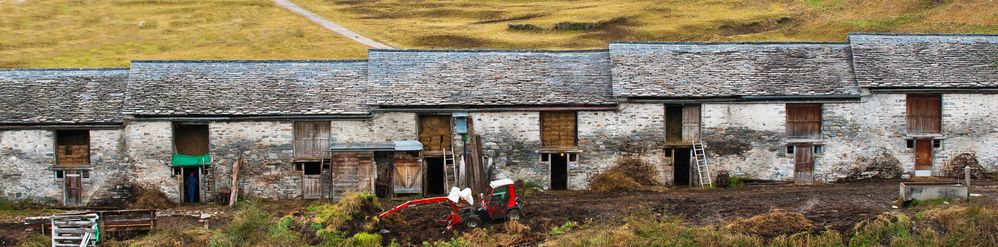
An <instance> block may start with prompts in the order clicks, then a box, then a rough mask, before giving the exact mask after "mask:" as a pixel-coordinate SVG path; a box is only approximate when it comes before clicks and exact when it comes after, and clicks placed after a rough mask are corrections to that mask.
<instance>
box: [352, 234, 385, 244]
mask: <svg viewBox="0 0 998 247" xmlns="http://www.w3.org/2000/svg"><path fill="white" fill-rule="evenodd" d="M348 245H349V246H359V247H377V246H381V235H378V234H373V233H366V232H358V233H357V234H354V235H353V237H352V238H350V242H349V243H348Z"/></svg>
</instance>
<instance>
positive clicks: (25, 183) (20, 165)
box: [0, 129, 128, 205]
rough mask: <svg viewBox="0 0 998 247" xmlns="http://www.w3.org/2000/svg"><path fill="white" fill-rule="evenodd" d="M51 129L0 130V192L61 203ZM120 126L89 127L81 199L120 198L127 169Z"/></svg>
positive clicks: (91, 201) (90, 201)
mask: <svg viewBox="0 0 998 247" xmlns="http://www.w3.org/2000/svg"><path fill="white" fill-rule="evenodd" d="M54 145H55V131H54V130H7V131H0V157H2V159H0V167H3V168H4V169H3V170H2V172H0V184H3V186H0V187H2V188H0V190H2V192H0V195H2V196H4V197H5V198H9V199H14V200H22V199H30V200H38V201H43V202H49V203H55V204H62V202H63V183H64V181H63V180H61V179H56V177H55V172H54V170H53V166H54V165H55V161H56V160H55V146H54ZM124 151H125V150H124V142H123V138H122V130H120V129H115V130H91V131H90V166H85V167H83V168H84V169H89V170H90V171H89V172H88V173H89V175H90V176H89V178H82V179H81V181H82V185H83V203H84V204H87V205H90V204H94V203H95V202H99V201H104V200H123V199H125V198H120V194H118V193H116V191H115V190H116V189H118V185H119V184H121V180H122V179H121V178H122V174H126V173H128V162H127V160H126V159H125V156H124Z"/></svg>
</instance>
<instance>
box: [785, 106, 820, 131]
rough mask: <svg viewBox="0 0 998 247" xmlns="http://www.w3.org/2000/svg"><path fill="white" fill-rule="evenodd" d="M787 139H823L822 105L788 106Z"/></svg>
mask: <svg viewBox="0 0 998 247" xmlns="http://www.w3.org/2000/svg"><path fill="white" fill-rule="evenodd" d="M787 137H790V138H808V139H817V138H821V104H787Z"/></svg>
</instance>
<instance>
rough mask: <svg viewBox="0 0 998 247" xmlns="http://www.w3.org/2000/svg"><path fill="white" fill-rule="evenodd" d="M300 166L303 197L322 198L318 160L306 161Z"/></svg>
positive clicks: (320, 166) (320, 171)
mask: <svg viewBox="0 0 998 247" xmlns="http://www.w3.org/2000/svg"><path fill="white" fill-rule="evenodd" d="M302 166H303V167H302V187H301V188H302V194H303V195H304V198H305V199H319V198H322V165H321V164H319V163H318V162H307V163H304V164H302Z"/></svg>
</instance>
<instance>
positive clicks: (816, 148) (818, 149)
mask: <svg viewBox="0 0 998 247" xmlns="http://www.w3.org/2000/svg"><path fill="white" fill-rule="evenodd" d="M812 147H813V149H814V150H813V153H816V154H820V153H824V152H825V146H823V145H814V146H812Z"/></svg>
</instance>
